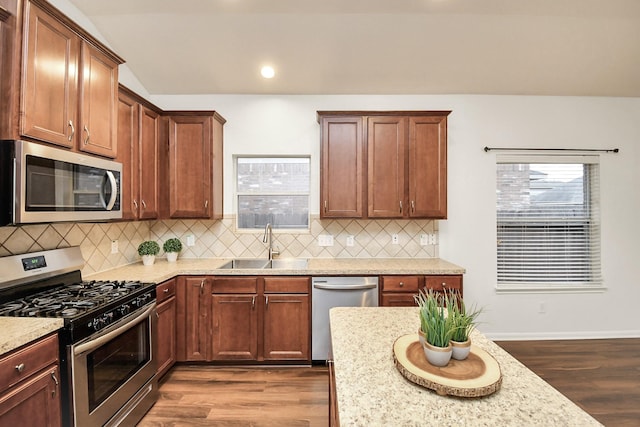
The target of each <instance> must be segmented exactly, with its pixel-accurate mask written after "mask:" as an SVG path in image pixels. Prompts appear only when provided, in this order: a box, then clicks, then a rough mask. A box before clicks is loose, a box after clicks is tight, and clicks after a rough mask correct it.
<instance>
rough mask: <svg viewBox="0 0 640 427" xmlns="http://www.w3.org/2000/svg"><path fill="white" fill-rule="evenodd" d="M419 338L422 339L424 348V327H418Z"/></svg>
mask: <svg viewBox="0 0 640 427" xmlns="http://www.w3.org/2000/svg"><path fill="white" fill-rule="evenodd" d="M418 339H419V340H420V345H421V346H422V347H423V348H424V343H425V342H426V341H425V334H424V332H422V328H418Z"/></svg>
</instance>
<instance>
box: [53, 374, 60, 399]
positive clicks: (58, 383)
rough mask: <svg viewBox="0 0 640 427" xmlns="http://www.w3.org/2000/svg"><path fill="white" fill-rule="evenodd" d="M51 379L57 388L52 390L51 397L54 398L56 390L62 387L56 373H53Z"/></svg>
mask: <svg viewBox="0 0 640 427" xmlns="http://www.w3.org/2000/svg"><path fill="white" fill-rule="evenodd" d="M51 379H52V380H53V382H54V383H56V388H55V389H53V390H51V397H54V396H55V395H56V390H57V389H58V386H59V385H60V382H59V381H58V377H56V371H51Z"/></svg>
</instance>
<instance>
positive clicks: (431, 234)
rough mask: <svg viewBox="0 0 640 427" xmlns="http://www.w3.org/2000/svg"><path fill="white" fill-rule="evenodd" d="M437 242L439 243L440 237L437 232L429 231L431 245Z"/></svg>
mask: <svg viewBox="0 0 640 427" xmlns="http://www.w3.org/2000/svg"><path fill="white" fill-rule="evenodd" d="M436 243H438V239H437V237H436V234H435V233H429V244H430V245H435V244H436Z"/></svg>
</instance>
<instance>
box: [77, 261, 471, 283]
mask: <svg viewBox="0 0 640 427" xmlns="http://www.w3.org/2000/svg"><path fill="white" fill-rule="evenodd" d="M227 261H229V259H224V258H199V259H178V261H177V262H174V263H170V262H167V261H166V260H165V259H156V262H155V264H153V265H150V266H145V265H143V264H142V262H139V263H136V264H129V265H125V266H122V267H119V268H115V269H113V270H106V271H103V272H100V273H96V274H92V275H90V276H87V277H85V278H84V279H89V280H141V281H143V282H157V283H159V282H162V281H165V280H168V279H170V278H172V277H175V276H177V275H182V274H184V275H201V274H203V275H247V274H251V275H253V274H259V275H283V274H284V275H299V276H309V275H325V276H326V275H332V274H354V275H379V274H464V272H465V270H464V268H462V267H460V266H457V265H455V264H452V263H450V262H448V261H445V260H443V259H440V258H420V259H404V258H393V259H378V258H369V259H362V258H311V259H309V262H308V266H307V268H305V269H284V268H278V269H235V270H227V269H225V270H218V269H217V268H218V267H220V266H221V265H223V264H224V263H225V262H227Z"/></svg>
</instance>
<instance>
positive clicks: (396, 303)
mask: <svg viewBox="0 0 640 427" xmlns="http://www.w3.org/2000/svg"><path fill="white" fill-rule="evenodd" d="M414 295H415V294H409V293H402V294H400V293H397V294H394V293H384V294H382V295H381V297H380V306H381V307H415V306H416V301H415V300H414V299H413V296H414Z"/></svg>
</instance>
